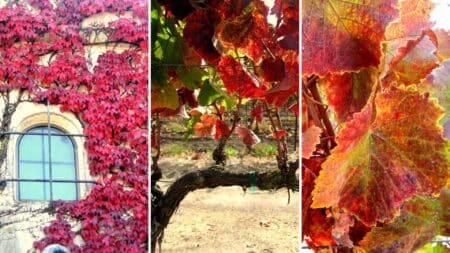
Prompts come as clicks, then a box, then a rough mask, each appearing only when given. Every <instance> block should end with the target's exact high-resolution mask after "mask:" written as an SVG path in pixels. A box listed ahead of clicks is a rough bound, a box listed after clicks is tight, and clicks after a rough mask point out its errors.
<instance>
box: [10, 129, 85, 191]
mask: <svg viewBox="0 0 450 253" xmlns="http://www.w3.org/2000/svg"><path fill="white" fill-rule="evenodd" d="M48 129H49V128H48V127H36V128H32V129H30V130H28V131H27V133H32V134H31V135H23V136H22V137H21V138H20V140H19V146H18V149H19V150H18V153H19V168H18V174H19V175H18V176H19V179H34V180H36V179H37V180H50V179H51V180H77V175H76V162H75V148H74V144H73V142H72V140H71V139H70V137H68V136H64V133H63V132H62V131H60V130H58V129H56V128H53V127H51V128H50V133H51V134H58V135H56V136H55V135H51V136H50V140H51V142H50V144H51V145H50V146H49V145H48V140H49V137H48ZM33 133H34V134H35V135H33ZM49 150H51V153H50V156H49ZM50 161H51V162H50ZM50 164H51V172H52V175H50ZM50 187H51V190H50ZM77 188H78V186H77V184H76V183H74V182H27V181H20V182H19V200H77V199H78V189H77ZM50 194H52V196H50Z"/></svg>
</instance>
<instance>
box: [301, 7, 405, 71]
mask: <svg viewBox="0 0 450 253" xmlns="http://www.w3.org/2000/svg"><path fill="white" fill-rule="evenodd" d="M396 3H397V1H395V0H387V1H381V0H376V1H369V2H368V1H362V0H357V1H352V2H349V1H339V0H326V1H322V0H307V1H303V9H302V10H303V15H302V25H303V30H302V31H303V33H302V38H303V45H302V46H303V47H302V52H303V55H302V60H303V65H302V67H303V68H302V69H303V75H311V74H318V75H320V76H324V75H326V74H327V73H329V72H336V71H355V70H358V69H360V68H363V67H376V66H378V64H379V63H380V58H381V55H382V54H381V41H382V40H383V39H384V31H385V28H386V26H387V25H388V24H389V23H390V22H391V21H393V20H394V19H395V18H396V17H397V14H398V11H397V10H396V8H395V4H396Z"/></svg>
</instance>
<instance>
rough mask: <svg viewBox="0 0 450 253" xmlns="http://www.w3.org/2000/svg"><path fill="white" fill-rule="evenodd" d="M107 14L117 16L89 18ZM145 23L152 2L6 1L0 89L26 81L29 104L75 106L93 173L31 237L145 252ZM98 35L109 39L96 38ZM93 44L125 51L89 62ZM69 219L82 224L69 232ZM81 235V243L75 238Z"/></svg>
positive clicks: (78, 248) (0, 26)
mask: <svg viewBox="0 0 450 253" xmlns="http://www.w3.org/2000/svg"><path fill="white" fill-rule="evenodd" d="M101 13H114V14H116V15H117V20H115V21H111V22H109V23H107V24H106V25H105V24H97V25H95V26H89V25H86V24H84V23H83V22H84V20H86V19H87V18H89V17H91V16H93V15H96V14H101ZM100 19H101V17H100ZM147 26H148V3H147V1H136V0H127V1H115V0H101V1H98V0H61V1H56V2H55V1H49V0H39V1H36V0H29V1H10V2H8V3H7V4H6V5H5V6H3V7H1V8H0V31H1V32H0V59H1V60H0V61H1V62H2V63H1V64H0V89H1V92H2V95H5V94H7V93H8V92H12V91H13V90H17V89H20V90H24V91H26V97H27V98H28V99H29V100H30V101H32V102H35V103H45V102H46V101H49V102H50V103H51V104H54V105H60V108H61V110H62V111H67V112H72V113H74V114H75V115H76V116H77V117H78V118H79V119H80V121H81V122H82V124H83V126H84V134H85V135H86V136H87V137H86V141H85V148H86V150H87V154H88V159H89V171H90V174H91V176H93V177H94V178H96V179H97V184H96V185H95V186H93V187H92V189H91V190H90V193H89V195H88V196H87V197H86V198H85V199H82V200H79V201H75V202H70V203H69V202H68V203H60V202H55V207H56V210H57V211H56V212H57V217H56V220H55V221H53V222H52V223H51V224H50V226H48V227H46V228H44V232H45V234H46V237H45V238H44V239H42V240H41V241H38V242H35V244H34V246H35V247H36V248H38V249H43V248H44V247H45V246H46V245H48V244H52V243H59V244H63V245H65V246H67V247H68V248H69V249H70V251H71V252H118V251H120V252H146V249H147V245H148V239H147V237H148V231H147V226H148V211H147V210H148V204H147V203H148V187H147V185H148V179H147V176H148V169H147V166H148V157H147V152H148V146H147V144H148V141H147V138H148V134H147V122H148V115H147V106H148V102H147V94H148V87H147V83H148V78H147V74H148V63H147V61H148V56H147V48H148V46H147V44H148V39H147V37H148V36H147V35H148V31H147V30H148V29H147ZM99 34H102V36H103V37H102V38H104V39H102V40H94V41H93V40H92V38H93V37H95V38H97V37H101V36H99ZM94 35H95V36H94ZM96 45H100V46H104V47H105V46H109V45H113V46H114V45H116V46H122V48H123V47H126V48H127V49H125V50H122V51H121V52H115V51H113V50H111V51H106V52H105V53H103V54H101V55H100V56H99V57H98V59H97V60H96V61H95V59H94V60H93V61H91V60H92V59H90V58H89V57H86V55H88V53H89V52H88V47H93V46H96ZM111 48H112V49H114V47H111ZM94 50H95V49H94ZM100 50H101V49H100ZM93 64H94V65H95V67H94V68H90V66H92V65H93ZM81 169H83V168H81ZM71 224H79V225H80V226H79V228H78V230H76V231H73V229H74V227H72V225H71ZM77 235H78V236H80V237H81V239H82V240H83V242H84V243H83V244H82V245H77V244H75V241H74V239H75V237H76V236H77Z"/></svg>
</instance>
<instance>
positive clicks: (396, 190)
mask: <svg viewBox="0 0 450 253" xmlns="http://www.w3.org/2000/svg"><path fill="white" fill-rule="evenodd" d="M412 88H414V87H411V88H410V89H408V90H405V89H399V88H393V89H392V90H390V91H386V92H385V93H381V94H377V96H376V99H375V101H374V104H372V102H370V103H369V104H368V105H367V106H366V107H365V108H364V109H363V110H362V111H361V112H360V113H356V114H355V115H354V118H353V120H352V121H350V122H348V123H347V124H346V126H345V127H344V128H343V129H342V130H341V131H340V132H339V133H338V136H337V139H336V141H337V143H338V146H337V147H336V148H335V149H333V150H332V151H331V155H330V156H329V157H328V159H327V161H325V163H324V164H323V170H322V171H321V173H320V175H319V177H318V179H317V180H316V186H315V188H314V191H313V204H312V207H313V208H323V207H330V206H331V207H333V208H340V209H343V210H344V211H346V212H348V213H350V214H353V215H354V216H356V218H358V219H359V220H361V221H362V222H363V223H364V224H365V225H367V226H373V225H375V224H376V223H377V221H380V222H384V221H386V220H391V219H392V218H394V217H395V216H396V214H397V213H398V210H399V208H400V206H401V204H402V203H403V202H404V201H405V200H407V199H408V198H410V197H412V196H414V195H416V194H421V193H423V194H436V193H439V191H440V189H441V188H442V187H443V186H444V185H445V183H446V180H447V176H448V167H449V161H448V160H447V158H446V142H445V139H444V138H443V136H442V128H440V127H439V126H438V125H437V124H436V122H437V120H438V119H439V118H440V117H441V115H442V112H443V111H442V109H441V108H440V107H439V106H438V105H437V104H436V102H435V101H434V100H429V99H428V97H427V96H423V95H421V94H420V93H419V92H417V91H415V90H413V89H412ZM374 106H375V108H373V107H374Z"/></svg>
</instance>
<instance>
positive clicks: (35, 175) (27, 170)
mask: <svg viewBox="0 0 450 253" xmlns="http://www.w3.org/2000/svg"><path fill="white" fill-rule="evenodd" d="M19 168H20V170H19V175H20V178H23V179H44V178H47V177H48V174H44V172H45V171H44V170H43V164H42V163H40V162H21V163H20V164H19ZM47 173H48V172H47Z"/></svg>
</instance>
